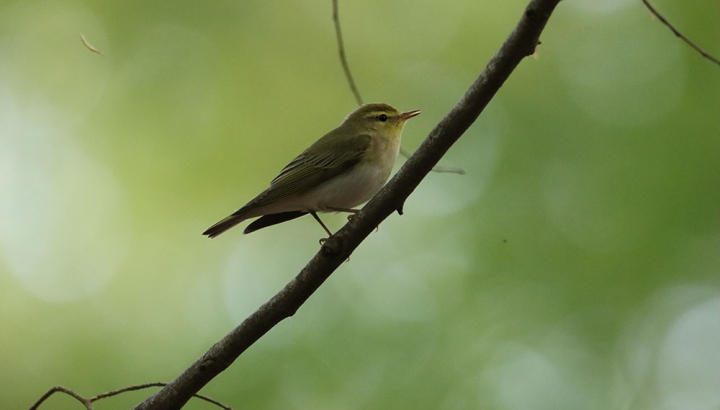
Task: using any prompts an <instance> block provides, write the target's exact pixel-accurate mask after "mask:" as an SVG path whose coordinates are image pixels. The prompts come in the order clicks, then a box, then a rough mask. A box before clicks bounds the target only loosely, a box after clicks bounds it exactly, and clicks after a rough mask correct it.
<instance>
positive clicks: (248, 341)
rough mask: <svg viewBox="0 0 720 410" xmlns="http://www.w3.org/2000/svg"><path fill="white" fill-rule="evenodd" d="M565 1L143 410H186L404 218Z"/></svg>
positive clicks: (528, 12) (527, 27) (513, 41)
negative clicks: (361, 249)
mask: <svg viewBox="0 0 720 410" xmlns="http://www.w3.org/2000/svg"><path fill="white" fill-rule="evenodd" d="M559 2H560V0H532V1H531V2H530V4H529V5H528V6H527V8H526V9H525V12H524V13H523V15H522V18H521V19H520V22H519V23H518V24H517V26H516V27H515V29H514V30H513V31H512V33H511V34H510V36H509V37H508V38H507V40H505V43H504V44H503V45H502V47H501V48H500V50H499V51H498V52H497V54H495V56H493V58H492V59H491V60H490V62H489V63H488V65H487V67H485V69H484V70H483V72H482V73H481V74H480V76H479V77H478V78H477V79H476V80H475V82H473V84H472V85H471V86H470V88H469V89H468V90H467V92H466V93H465V95H464V96H463V97H462V98H461V99H460V101H458V103H457V104H456V105H455V107H453V109H452V110H451V111H450V112H449V113H448V114H447V115H446V116H445V118H443V119H442V121H440V123H439V124H438V125H437V126H436V127H435V128H434V129H433V130H432V132H431V133H430V135H429V136H428V137H427V138H426V139H425V141H424V142H423V143H422V145H421V146H420V148H418V150H417V151H415V154H413V155H412V156H411V157H410V159H408V161H407V162H406V163H405V164H404V165H403V166H402V168H401V169H400V171H398V173H397V174H396V175H395V177H393V178H392V179H391V180H390V182H388V184H387V185H386V186H385V188H383V189H382V190H381V191H380V192H379V193H378V194H377V195H376V196H375V197H374V198H373V199H372V200H371V201H370V202H369V203H368V204H367V205H366V206H365V207H364V208H363V209H362V211H361V212H360V213H358V214H357V215H356V216H355V218H353V219H352V220H351V221H350V222H348V223H347V224H346V225H345V226H344V227H343V228H342V229H340V230H339V231H338V232H337V233H336V234H335V235H333V236H331V237H330V239H328V240H327V242H325V244H324V245H323V246H322V248H320V251H319V252H318V253H317V254H316V255H315V256H314V257H313V258H312V259H311V260H310V262H308V264H307V265H306V266H305V267H304V268H303V269H302V271H300V273H299V274H298V275H297V276H296V277H295V278H294V279H292V280H291V281H290V283H288V284H287V285H286V286H285V287H284V288H283V289H282V290H281V291H280V292H278V293H277V294H276V295H275V296H273V298H272V299H270V300H269V301H268V302H267V303H265V304H264V305H262V306H261V307H260V308H259V309H258V310H257V311H255V313H253V314H252V315H250V316H249V317H248V318H247V319H245V321H243V322H242V323H241V324H240V325H239V326H238V327H236V328H235V329H233V330H232V331H231V332H230V333H229V334H228V335H227V336H225V337H224V338H223V339H222V340H220V341H219V342H217V343H216V344H215V345H214V346H212V347H211V348H210V350H208V351H207V352H206V353H205V354H204V355H203V356H202V357H201V358H200V359H198V360H197V361H196V362H195V363H193V364H192V365H191V366H190V367H188V368H187V369H186V370H185V371H183V372H182V373H181V374H180V375H179V376H178V377H177V378H176V379H175V380H173V381H172V382H170V383H169V384H168V385H167V386H166V387H165V388H163V389H162V390H160V391H159V392H157V393H156V394H154V395H153V396H151V397H149V398H148V399H147V400H145V401H144V402H142V403H140V404H139V405H137V406H136V407H135V410H151V409H152V410H159V409H163V410H176V409H180V408H181V407H182V406H183V405H185V403H186V402H187V401H188V400H189V399H190V398H191V397H192V395H193V394H194V393H197V392H198V391H199V390H200V389H201V388H202V387H203V386H205V385H206V384H207V383H208V382H209V381H210V380H212V379H213V378H214V377H215V376H217V375H218V374H220V373H221V372H222V371H223V370H225V369H226V368H227V367H228V366H230V365H231V364H232V363H233V362H234V361H235V359H237V358H238V356H240V354H242V353H243V352H244V351H245V350H246V349H247V348H248V347H250V346H251V345H252V344H253V343H255V341H257V340H258V339H259V338H260V337H262V336H263V335H264V334H265V333H267V332H268V331H269V330H270V329H272V328H273V327H274V326H275V325H276V324H278V323H279V322H280V321H282V320H283V319H285V318H288V317H290V316H292V315H293V314H295V312H296V311H297V310H298V308H300V306H301V305H302V304H303V303H304V302H305V301H306V300H307V299H308V298H309V297H310V296H311V295H312V294H313V292H315V290H317V289H318V287H320V285H322V283H323V282H325V280H326V279H327V278H328V277H329V276H330V275H331V274H332V273H333V272H334V271H335V269H337V267H338V266H340V264H342V263H343V261H345V260H346V259H347V258H348V257H349V256H350V254H351V253H352V252H353V251H354V250H355V248H357V246H358V245H359V244H360V243H361V242H362V241H363V240H364V239H365V237H367V236H368V235H369V234H370V233H371V232H372V231H373V230H374V229H375V227H376V226H378V225H379V224H380V222H382V221H383V220H384V219H385V218H387V217H388V216H389V215H390V214H392V213H393V212H395V211H396V210H401V209H402V206H403V203H404V202H405V199H406V198H407V197H408V196H409V195H410V194H411V193H412V192H413V190H415V188H416V187H417V186H418V185H419V184H420V181H422V179H423V178H425V176H426V175H427V174H428V173H429V172H430V170H431V169H432V167H433V166H434V165H435V164H437V163H438V161H439V160H440V158H442V156H443V155H444V154H445V153H446V152H447V151H448V149H450V147H451V146H452V145H453V144H454V143H455V141H457V140H458V139H459V138H460V137H461V136H462V134H463V133H464V132H465V131H466V130H467V129H468V127H470V125H472V123H473V122H474V121H475V120H476V119H477V117H478V116H479V115H480V113H481V112H482V111H483V109H484V108H485V107H486V106H487V104H488V103H489V102H490V100H491V99H492V97H493V96H494V95H495V93H496V92H497V91H498V90H499V89H500V87H501V86H502V85H503V83H504V82H505V80H506V79H507V78H508V77H509V76H510V74H511V73H512V72H513V70H514V69H515V67H517V65H518V64H519V63H520V61H521V60H522V59H523V58H524V57H526V56H528V55H531V54H533V52H534V51H535V47H536V46H537V44H538V39H539V37H540V33H541V32H542V30H543V29H544V28H545V24H546V23H547V21H548V19H549V18H550V15H551V14H552V12H553V10H554V9H555V6H557V4H558V3H559Z"/></svg>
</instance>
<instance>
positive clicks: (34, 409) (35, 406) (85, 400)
mask: <svg viewBox="0 0 720 410" xmlns="http://www.w3.org/2000/svg"><path fill="white" fill-rule="evenodd" d="M166 385H167V383H145V384H138V385H135V386H128V387H123V388H122V389H117V390H112V391H109V392H107V393H102V394H98V395H97V396H94V397H91V398H89V399H88V398H85V397H83V396H82V395H80V394H78V393H76V392H74V391H72V390H70V389H68V388H65V387H62V386H55V387H53V388H52V389H50V390H48V391H47V393H45V394H43V395H42V397H40V399H38V401H36V402H35V404H33V405H32V407H30V410H37V409H38V408H39V407H40V405H41V404H42V403H43V402H45V400H47V399H48V398H49V397H50V396H52V395H53V394H55V393H65V394H67V395H68V396H71V397H72V398H74V399H75V400H77V401H79V402H80V403H82V405H83V406H85V409H86V410H93V407H92V404H93V403H94V402H96V401H100V400H102V399H105V398H108V397H112V396H117V395H118V394H122V393H127V392H130V391H135V390H142V389H147V388H148V387H165V386H166ZM193 397H196V398H198V399H200V400H205V401H206V402H208V403H212V404H214V405H216V406H218V407H220V408H222V409H223V410H232V409H231V408H230V407H228V406H226V405H224V404H222V403H220V402H219V401H217V400H215V399H212V398H210V397H207V396H203V395H202V394H193Z"/></svg>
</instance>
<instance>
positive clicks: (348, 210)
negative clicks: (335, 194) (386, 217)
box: [325, 206, 380, 232]
mask: <svg viewBox="0 0 720 410" xmlns="http://www.w3.org/2000/svg"><path fill="white" fill-rule="evenodd" d="M325 209H327V210H328V211H333V212H347V213H349V214H350V215H348V217H347V220H348V221H349V220H351V219H353V218H354V217H355V215H356V214H357V213H358V212H360V210H359V209H352V208H336V207H333V206H329V207H327V208H325ZM379 230H380V226H379V225H378V226H376V227H375V232H377V231H379Z"/></svg>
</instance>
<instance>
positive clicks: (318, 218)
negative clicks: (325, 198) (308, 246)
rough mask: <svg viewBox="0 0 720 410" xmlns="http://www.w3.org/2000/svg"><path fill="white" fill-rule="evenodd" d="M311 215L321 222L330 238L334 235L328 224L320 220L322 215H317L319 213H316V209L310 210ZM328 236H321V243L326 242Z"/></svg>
mask: <svg viewBox="0 0 720 410" xmlns="http://www.w3.org/2000/svg"><path fill="white" fill-rule="evenodd" d="M310 215H312V216H313V218H315V220H316V221H318V223H319V224H320V226H322V227H323V229H324V230H325V232H327V234H328V238H329V237H331V236H332V232H330V230H329V229H328V228H327V226H325V224H324V223H323V221H321V220H320V217H319V216H317V214H316V213H315V212H314V211H310ZM328 238H320V245H322V244H323V243H325V241H327V240H328Z"/></svg>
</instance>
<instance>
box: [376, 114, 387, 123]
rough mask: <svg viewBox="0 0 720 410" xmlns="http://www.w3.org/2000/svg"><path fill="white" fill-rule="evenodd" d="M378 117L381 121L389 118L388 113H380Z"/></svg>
mask: <svg viewBox="0 0 720 410" xmlns="http://www.w3.org/2000/svg"><path fill="white" fill-rule="evenodd" d="M377 119H378V120H380V121H382V122H385V121H387V120H388V118H387V115H385V114H380V115H378V117H377Z"/></svg>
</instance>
